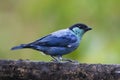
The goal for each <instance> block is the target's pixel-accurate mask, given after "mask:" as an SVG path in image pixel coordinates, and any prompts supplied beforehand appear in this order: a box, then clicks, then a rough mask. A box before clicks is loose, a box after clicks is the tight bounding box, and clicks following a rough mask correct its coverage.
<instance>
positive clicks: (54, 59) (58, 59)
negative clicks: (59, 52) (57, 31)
mask: <svg viewBox="0 0 120 80" xmlns="http://www.w3.org/2000/svg"><path fill="white" fill-rule="evenodd" d="M51 57H52V58H53V60H52V61H54V62H60V61H61V59H62V58H61V57H59V56H58V57H57V58H55V57H54V56H51Z"/></svg>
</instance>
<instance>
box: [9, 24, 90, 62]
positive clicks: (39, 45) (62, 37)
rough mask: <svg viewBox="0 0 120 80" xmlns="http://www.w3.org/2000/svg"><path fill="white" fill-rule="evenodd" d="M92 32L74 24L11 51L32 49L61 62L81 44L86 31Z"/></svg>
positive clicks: (83, 25)
mask: <svg viewBox="0 0 120 80" xmlns="http://www.w3.org/2000/svg"><path fill="white" fill-rule="evenodd" d="M89 30H92V28H90V27H88V26H87V25H85V24H83V23H77V24H74V25H72V26H70V27H68V28H66V29H61V30H58V31H55V32H52V33H50V34H48V35H46V36H44V37H42V38H40V39H37V40H35V41H33V42H31V43H28V44H20V45H18V46H15V47H12V48H11V50H18V49H26V48H29V49H33V50H37V51H41V52H43V53H44V54H46V55H49V56H51V57H52V58H53V61H56V62H61V61H64V60H66V61H67V60H68V61H71V60H69V59H64V58H62V56H63V55H65V54H69V53H71V52H73V51H74V50H76V49H77V48H78V46H79V44H80V42H81V39H82V36H83V34H84V33H86V32H87V31H89Z"/></svg>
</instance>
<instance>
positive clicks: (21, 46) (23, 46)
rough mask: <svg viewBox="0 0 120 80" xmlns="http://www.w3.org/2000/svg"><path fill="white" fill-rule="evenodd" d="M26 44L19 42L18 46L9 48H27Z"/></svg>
mask: <svg viewBox="0 0 120 80" xmlns="http://www.w3.org/2000/svg"><path fill="white" fill-rule="evenodd" d="M26 46H27V44H21V45H19V46H15V47H13V48H11V50H18V49H23V48H27V47H26Z"/></svg>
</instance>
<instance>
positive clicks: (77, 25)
mask: <svg viewBox="0 0 120 80" xmlns="http://www.w3.org/2000/svg"><path fill="white" fill-rule="evenodd" d="M75 27H78V28H80V29H83V30H85V31H88V30H91V29H92V28H89V27H88V26H87V25H85V24H82V23H78V24H74V25H72V26H71V27H69V29H70V30H72V29H73V28H75Z"/></svg>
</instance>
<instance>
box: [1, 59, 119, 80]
mask: <svg viewBox="0 0 120 80" xmlns="http://www.w3.org/2000/svg"><path fill="white" fill-rule="evenodd" d="M0 80H120V65H119V64H110V65H106V64H84V63H71V62H64V63H55V62H34V61H27V60H17V61H15V60H0Z"/></svg>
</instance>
